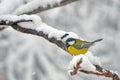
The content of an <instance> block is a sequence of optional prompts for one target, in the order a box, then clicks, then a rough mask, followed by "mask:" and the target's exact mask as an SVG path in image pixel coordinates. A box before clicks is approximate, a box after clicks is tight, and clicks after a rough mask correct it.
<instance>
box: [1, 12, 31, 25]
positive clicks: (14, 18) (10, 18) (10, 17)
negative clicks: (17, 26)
mask: <svg viewBox="0 0 120 80" xmlns="http://www.w3.org/2000/svg"><path fill="white" fill-rule="evenodd" d="M30 19H31V18H30V16H28V15H21V16H17V15H10V14H7V15H0V21H7V22H6V23H8V21H12V22H15V21H18V20H30Z"/></svg>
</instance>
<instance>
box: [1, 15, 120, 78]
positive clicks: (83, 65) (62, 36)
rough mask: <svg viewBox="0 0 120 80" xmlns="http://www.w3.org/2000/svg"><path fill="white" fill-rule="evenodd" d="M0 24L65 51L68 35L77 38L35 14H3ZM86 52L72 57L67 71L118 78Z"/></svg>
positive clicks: (75, 73) (73, 73) (72, 73)
mask: <svg viewBox="0 0 120 80" xmlns="http://www.w3.org/2000/svg"><path fill="white" fill-rule="evenodd" d="M26 22H27V23H29V22H32V23H33V24H34V25H35V26H33V27H32V28H29V27H28V26H27V27H26V25H23V24H22V23H26ZM0 25H9V26H11V27H12V28H14V29H15V30H17V31H19V32H22V33H28V34H32V35H36V36H41V37H43V38H45V39H46V40H48V41H50V42H52V43H54V44H56V45H57V46H59V47H60V48H62V49H63V50H65V51H66V44H65V41H66V40H67V39H68V38H69V37H74V38H79V37H78V36H77V35H76V34H75V33H72V32H65V31H62V30H58V29H55V28H53V27H51V26H49V25H47V24H45V23H43V22H42V21H41V18H40V17H39V16H36V15H21V16H16V15H3V16H0ZM88 53H89V54H88ZM88 53H87V54H86V55H78V56H74V57H73V59H72V61H71V62H70V65H69V72H70V74H71V75H77V73H78V72H82V73H86V74H94V75H98V76H105V77H110V78H112V79H113V80H120V78H119V76H118V75H117V74H116V73H114V72H112V71H110V70H106V69H104V68H102V67H101V65H100V62H99V60H98V59H97V57H95V56H93V55H92V54H91V53H90V52H88Z"/></svg>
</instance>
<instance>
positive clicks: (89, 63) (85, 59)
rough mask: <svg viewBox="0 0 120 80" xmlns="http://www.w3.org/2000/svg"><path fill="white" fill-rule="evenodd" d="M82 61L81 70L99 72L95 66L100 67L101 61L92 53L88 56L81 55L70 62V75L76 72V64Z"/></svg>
mask: <svg viewBox="0 0 120 80" xmlns="http://www.w3.org/2000/svg"><path fill="white" fill-rule="evenodd" d="M81 59H82V63H81V64H80V68H79V70H86V71H93V72H97V71H96V68H95V66H94V64H96V65H100V60H99V59H98V58H97V57H96V56H93V55H92V53H91V52H88V53H87V55H82V54H80V55H77V56H74V57H73V59H72V60H71V61H70V64H69V66H68V72H69V73H70V72H72V71H73V70H74V66H76V64H77V63H78V62H79V61H80V60H81ZM94 60H95V61H94Z"/></svg>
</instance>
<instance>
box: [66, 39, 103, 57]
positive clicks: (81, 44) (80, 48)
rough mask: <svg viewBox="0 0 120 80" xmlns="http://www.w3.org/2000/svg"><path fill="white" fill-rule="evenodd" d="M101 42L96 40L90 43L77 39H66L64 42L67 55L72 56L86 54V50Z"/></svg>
mask: <svg viewBox="0 0 120 80" xmlns="http://www.w3.org/2000/svg"><path fill="white" fill-rule="evenodd" d="M101 40H103V39H102V38H101V39H97V40H94V41H92V42H88V41H84V40H81V39H78V38H68V39H67V40H66V50H67V52H68V53H69V54H71V55H72V56H76V55H80V54H86V53H87V51H88V49H89V48H90V47H91V46H92V45H93V44H95V43H96V42H99V41H101Z"/></svg>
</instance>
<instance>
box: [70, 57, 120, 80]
mask: <svg viewBox="0 0 120 80" xmlns="http://www.w3.org/2000/svg"><path fill="white" fill-rule="evenodd" d="M78 72H82V73H85V74H94V75H98V76H104V77H110V78H112V79H113V80H120V78H119V76H118V74H116V73H114V72H113V71H110V70H107V69H104V68H102V67H101V66H99V65H94V64H92V63H91V62H90V60H89V59H88V57H87V56H85V55H78V56H75V57H73V59H72V61H71V62H70V65H69V73H70V75H72V76H73V75H77V73H78Z"/></svg>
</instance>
